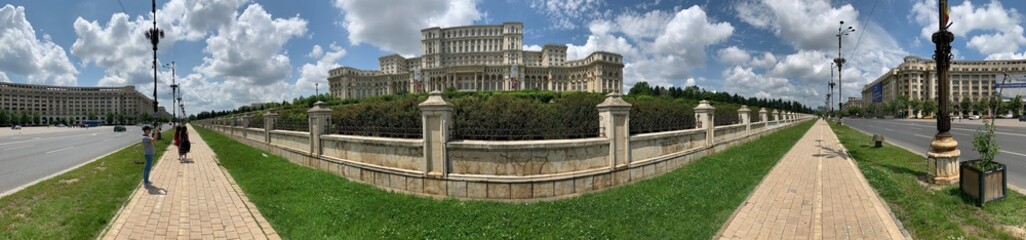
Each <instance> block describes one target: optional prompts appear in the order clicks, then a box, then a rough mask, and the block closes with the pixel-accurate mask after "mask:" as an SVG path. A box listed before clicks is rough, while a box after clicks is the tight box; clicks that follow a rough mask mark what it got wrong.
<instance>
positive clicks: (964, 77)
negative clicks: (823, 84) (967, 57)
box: [862, 56, 1026, 104]
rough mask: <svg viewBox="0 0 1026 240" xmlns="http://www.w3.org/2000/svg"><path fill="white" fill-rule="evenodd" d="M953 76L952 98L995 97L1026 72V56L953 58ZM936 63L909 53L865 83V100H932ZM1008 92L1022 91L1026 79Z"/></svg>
mask: <svg viewBox="0 0 1026 240" xmlns="http://www.w3.org/2000/svg"><path fill="white" fill-rule="evenodd" d="M948 73H949V76H951V84H950V85H949V86H950V92H951V95H949V96H948V97H949V101H951V102H959V101H962V100H969V101H978V100H979V99H981V98H993V97H994V96H996V95H997V94H998V84H1000V83H1001V81H1002V80H1004V78H1005V73H1007V74H1009V75H1010V76H1021V75H1022V74H1023V73H1026V60H1022V59H1019V60H987V61H952V62H951V68H950V71H949V72H948ZM937 86H938V84H937V70H936V63H934V61H933V60H930V59H923V58H919V57H914V56H908V57H905V59H904V62H903V63H901V64H900V65H898V66H897V67H895V68H892V69H891V70H890V71H887V73H884V75H883V76H880V77H879V78H877V79H876V80H875V81H873V82H872V83H870V84H867V85H865V86H864V87H862V100H863V101H865V104H873V103H881V102H887V101H893V100H894V99H897V98H898V97H899V96H908V97H909V100H915V99H919V100H932V99H936V98H937ZM1004 87H1006V88H1011V89H1006V90H1005V91H1004V93H1005V95H1006V96H1008V94H1009V93H1010V92H1011V93H1014V92H1021V89H1022V87H1026V84H1024V83H1021V82H1020V83H1011V84H1009V85H1006V86H1004Z"/></svg>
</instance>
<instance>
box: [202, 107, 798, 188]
mask: <svg viewBox="0 0 1026 240" xmlns="http://www.w3.org/2000/svg"><path fill="white" fill-rule="evenodd" d="M419 107H420V108H421V111H422V116H423V122H424V134H423V136H424V137H423V138H420V139H400V138H386V137H367V136H351V135H338V134H325V133H326V131H324V129H325V128H326V125H327V123H329V122H330V121H329V118H330V117H331V115H330V113H331V110H330V109H328V108H327V107H325V106H324V103H321V102H318V103H316V104H315V106H314V107H313V108H311V109H310V111H308V115H309V123H310V126H309V128H310V130H309V131H307V132H300V131H287V130H275V129H274V122H275V121H276V120H277V118H278V115H277V114H276V113H274V112H267V113H265V114H264V115H263V117H264V122H263V125H264V129H260V128H247V127H246V126H248V121H249V120H247V119H249V118H242V117H236V118H220V119H207V120H201V121H197V122H195V124H199V125H202V126H204V127H206V128H208V129H212V130H215V131H218V132H221V133H223V134H225V135H228V136H230V137H232V138H234V139H236V140H238V141H240V142H243V143H245V144H247V145H250V146H253V147H256V148H259V149H262V150H265V151H268V152H271V153H274V154H277V155H279V156H282V157H284V158H286V159H288V160H289V161H291V162H293V163H296V164H300V165H304V166H308V167H312V168H316V169H321V170H324V171H328V172H332V173H335V174H338V175H340V176H344V177H346V178H349V179H351V180H354V181H359V182H364V183H367V184H371V185H374V186H376V187H379V188H382V189H386V190H389V191H397V192H405V193H412V194H417V195H424V196H430V197H455V198H462V199H484V200H498V201H537V200H551V199H560V198H566V197H570V196H576V195H580V194H585V193H590V192H596V191H601V190H603V189H607V188H609V187H614V186H619V185H624V184H629V183H632V182H636V181H639V180H642V179H646V178H650V177H654V176H658V175H661V174H663V173H666V172H669V171H673V170H675V169H677V168H679V167H681V166H684V165H686V164H687V163H690V162H691V161H694V160H697V159H699V158H701V157H702V156H705V155H708V154H712V153H714V152H717V151H722V150H724V149H726V148H728V147H730V146H734V145H737V144H741V143H744V142H748V141H751V140H754V139H758V138H759V137H761V136H764V135H766V134H769V133H772V132H774V131H776V130H779V129H781V128H782V127H786V126H791V125H794V124H796V123H799V122H802V121H805V120H809V119H812V116H811V115H807V114H798V113H791V112H784V111H779V110H772V111H769V110H767V109H765V108H764V109H759V111H758V112H757V113H758V114H759V118H758V119H759V120H761V121H757V122H753V121H752V120H753V117H752V116H751V114H752V111H751V110H749V109H748V107H747V106H742V107H741V108H740V109H738V114H739V115H738V117H739V119H740V123H739V124H734V125H726V126H714V124H713V123H714V122H715V121H714V118H715V116H714V110H715V107H713V106H711V105H709V104H708V102H707V101H701V103H700V104H699V105H698V106H697V107H695V115H694V116H681V117H682V118H685V117H690V118H695V123H696V128H694V129H686V130H676V131H666V132H655V133H644V134H636V135H630V134H629V133H630V130H629V129H628V127H629V124H628V123H629V121H630V115H629V113H630V109H631V105H630V104H629V103H627V102H625V101H623V99H621V97H620V94H617V93H611V94H609V95H607V98H606V101H604V102H602V103H601V104H599V105H598V106H596V108H598V110H599V116H597V117H599V119H600V121H599V125H600V127H599V129H600V130H599V131H600V133H599V137H595V138H581V139H556V140H532V141H479V140H455V141H454V140H449V131H450V128H451V125H452V118H453V116H452V114H453V111H454V107H453V105H452V104H450V103H449V102H448V101H446V100H445V99H444V98H443V97H442V95H441V93H440V92H432V93H431V94H430V96H429V97H428V99H427V100H426V101H424V103H421V104H420V106H419Z"/></svg>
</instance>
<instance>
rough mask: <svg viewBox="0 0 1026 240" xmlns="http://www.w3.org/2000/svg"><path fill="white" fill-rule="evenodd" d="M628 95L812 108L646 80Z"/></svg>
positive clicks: (796, 109) (800, 109)
mask: <svg viewBox="0 0 1026 240" xmlns="http://www.w3.org/2000/svg"><path fill="white" fill-rule="evenodd" d="M627 94H628V95H649V96H667V97H671V98H683V99H692V100H709V101H715V102H721V103H733V104H739V105H741V104H743V105H748V106H749V107H763V108H771V109H780V110H787V111H791V112H800V113H812V112H813V111H812V108H809V107H807V106H805V105H802V104H801V103H799V102H795V101H790V100H784V99H780V98H777V99H765V98H755V97H748V98H745V97H743V96H741V95H738V94H737V93H735V94H733V95H731V94H729V93H727V92H713V91H708V90H705V89H701V88H698V86H687V87H684V88H679V87H663V86H655V87H652V86H649V84H648V82H638V83H636V84H634V87H631V89H630V90H628V92H627Z"/></svg>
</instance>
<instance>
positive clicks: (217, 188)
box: [103, 126, 280, 239]
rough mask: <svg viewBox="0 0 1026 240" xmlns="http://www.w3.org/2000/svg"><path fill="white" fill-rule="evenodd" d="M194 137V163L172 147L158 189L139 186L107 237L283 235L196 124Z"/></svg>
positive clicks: (158, 173) (156, 178)
mask: <svg viewBox="0 0 1026 240" xmlns="http://www.w3.org/2000/svg"><path fill="white" fill-rule="evenodd" d="M189 136H190V137H192V138H191V139H190V140H192V149H191V152H190V153H189V155H188V156H189V158H190V159H191V160H192V162H191V163H181V162H179V161H178V149H177V148H176V147H174V146H170V147H168V148H167V152H165V154H164V155H163V156H162V157H161V159H160V161H159V162H158V163H157V164H156V165H155V166H154V168H153V172H151V173H150V180H151V181H153V185H154V187H152V188H144V187H143V186H141V185H140V186H139V189H138V190H136V191H135V193H134V194H133V195H132V199H131V200H130V201H129V202H128V204H127V205H125V206H124V208H123V209H121V212H119V213H118V215H117V216H115V217H114V221H113V224H112V225H111V226H110V229H108V230H107V232H106V235H104V236H103V239H280V238H279V237H278V234H277V233H275V232H274V229H271V225H270V224H268V223H267V220H265V219H264V217H263V216H262V215H260V212H259V211H257V209H256V207H255V206H253V204H252V203H250V202H249V199H248V198H246V195H245V194H243V193H242V190H241V189H239V186H238V185H236V184H235V181H234V180H232V178H231V176H229V175H228V173H227V172H226V171H225V170H224V169H223V168H221V167H220V166H218V165H217V162H216V157H215V156H214V152H213V151H212V150H211V149H210V147H209V146H207V144H206V142H204V141H203V139H202V138H200V136H199V134H197V133H196V131H194V130H193V128H192V127H191V126H190V127H189ZM167 137H171V136H167ZM139 158H140V159H141V158H142V156H139ZM140 168H141V166H140Z"/></svg>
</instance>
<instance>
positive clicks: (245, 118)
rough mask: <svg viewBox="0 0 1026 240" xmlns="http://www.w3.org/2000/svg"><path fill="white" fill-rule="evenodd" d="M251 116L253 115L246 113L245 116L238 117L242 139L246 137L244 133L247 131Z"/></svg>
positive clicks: (246, 133)
mask: <svg viewBox="0 0 1026 240" xmlns="http://www.w3.org/2000/svg"><path fill="white" fill-rule="evenodd" d="M251 117H253V116H250V115H246V116H242V117H239V122H240V123H241V124H242V138H243V139H246V135H248V132H249V131H247V130H246V129H248V128H249V118H251Z"/></svg>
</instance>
